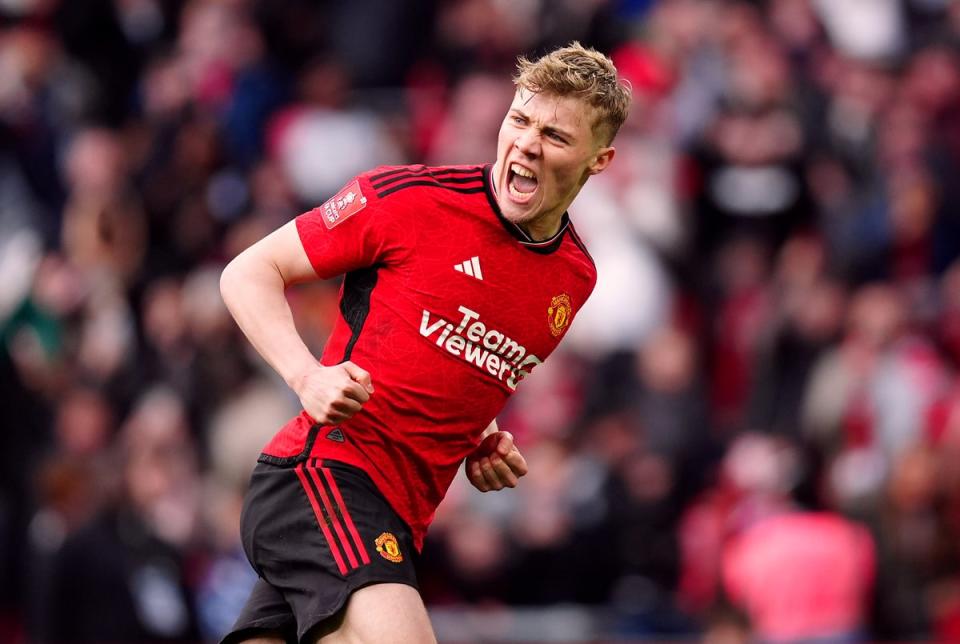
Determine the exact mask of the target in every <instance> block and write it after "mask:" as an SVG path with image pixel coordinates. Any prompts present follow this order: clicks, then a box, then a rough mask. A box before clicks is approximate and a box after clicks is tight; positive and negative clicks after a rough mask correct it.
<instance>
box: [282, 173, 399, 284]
mask: <svg viewBox="0 0 960 644" xmlns="http://www.w3.org/2000/svg"><path fill="white" fill-rule="evenodd" d="M396 211H397V208H396V206H393V207H390V206H388V205H386V204H385V203H384V202H383V201H381V200H379V199H378V198H377V196H376V195H375V194H374V191H373V189H372V187H371V186H370V182H369V180H368V179H367V175H360V176H358V177H356V178H354V179H353V180H352V181H350V182H349V183H347V185H345V186H344V187H343V188H342V189H341V190H340V191H339V192H338V193H337V194H335V195H334V196H333V197H331V198H330V199H329V200H327V201H326V202H325V203H324V204H322V205H320V206H318V207H316V208H314V209H313V210H310V211H307V212H305V213H303V214H302V215H300V216H299V217H297V219H296V226H297V232H298V233H299V235H300V242H301V243H302V244H303V249H304V251H306V253H307V257H308V258H309V259H310V263H311V264H312V265H313V269H314V270H315V271H316V272H317V275H318V276H319V277H320V278H321V279H330V278H332V277H336V276H337V275H342V274H344V273H349V272H350V271H353V270H357V269H360V268H366V267H369V266H373V265H374V264H380V263H386V262H388V261H389V258H390V254H391V251H392V250H393V249H394V248H395V246H396V243H397V233H398V232H399V231H400V229H399V228H398V227H397V226H396V225H394V222H395V221H396V216H397V212H396Z"/></svg>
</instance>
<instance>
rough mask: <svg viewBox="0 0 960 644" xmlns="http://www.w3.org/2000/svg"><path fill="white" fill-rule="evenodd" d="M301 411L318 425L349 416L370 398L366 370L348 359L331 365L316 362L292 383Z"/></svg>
mask: <svg viewBox="0 0 960 644" xmlns="http://www.w3.org/2000/svg"><path fill="white" fill-rule="evenodd" d="M294 391H295V392H296V394H297V396H298V397H299V398H300V404H301V405H303V409H304V411H306V412H307V414H308V415H309V416H310V417H311V418H312V419H313V420H314V421H315V422H317V423H320V424H321V425H339V424H340V423H342V422H343V421H345V420H347V419H349V418H352V417H353V415H354V414H356V413H357V412H358V411H360V410H361V409H362V408H363V404H364V403H365V402H367V401H368V400H370V395H371V394H372V393H373V382H372V381H371V380H370V374H369V373H368V372H367V371H365V370H364V369H361V368H360V367H358V366H357V365H355V364H353V363H352V362H343V363H341V364H338V365H334V366H332V367H325V366H323V365H321V364H318V365H316V368H315V369H311V370H309V371H307V372H306V373H305V374H303V375H302V376H301V377H300V378H299V380H298V381H297V382H296V385H295V386H294Z"/></svg>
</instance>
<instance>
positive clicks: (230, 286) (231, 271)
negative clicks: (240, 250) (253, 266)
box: [220, 258, 240, 308]
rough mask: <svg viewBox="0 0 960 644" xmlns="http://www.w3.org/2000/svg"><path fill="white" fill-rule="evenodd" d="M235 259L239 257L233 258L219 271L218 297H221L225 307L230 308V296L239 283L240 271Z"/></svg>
mask: <svg viewBox="0 0 960 644" xmlns="http://www.w3.org/2000/svg"><path fill="white" fill-rule="evenodd" d="M237 259H239V258H234V259H233V260H232V261H231V262H230V263H229V264H227V265H226V266H225V267H224V269H223V271H222V272H221V273H220V297H221V298H222V299H223V302H224V304H226V305H227V308H230V299H231V296H232V295H233V293H234V292H235V290H236V286H237V284H238V283H239V278H238V273H239V272H240V266H239V263H238V262H237Z"/></svg>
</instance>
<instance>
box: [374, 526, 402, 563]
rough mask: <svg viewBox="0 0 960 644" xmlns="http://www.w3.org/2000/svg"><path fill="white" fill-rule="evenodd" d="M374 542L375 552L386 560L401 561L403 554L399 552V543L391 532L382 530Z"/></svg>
mask: <svg viewBox="0 0 960 644" xmlns="http://www.w3.org/2000/svg"><path fill="white" fill-rule="evenodd" d="M374 543H376V544H377V552H379V553H380V556H381V557H383V558H384V559H386V560H387V561H392V562H393V563H400V562H401V561H403V555H402V554H401V553H400V544H399V543H397V538H396V537H395V536H393V534H391V533H389V532H384V533H383V534H381V535H380V536H379V537H377V540H376V541H374Z"/></svg>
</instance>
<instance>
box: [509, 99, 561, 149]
mask: <svg viewBox="0 0 960 644" xmlns="http://www.w3.org/2000/svg"><path fill="white" fill-rule="evenodd" d="M510 111H511V112H513V113H515V114H516V115H517V116H520V117H523V118H524V119H526V120H527V121H529V120H530V115H529V114H527V113H526V112H524V111H523V110H521V109H520V108H518V107H511V108H510ZM540 131H541V132H543V133H544V134H559V135H560V136H562V137H563V138H565V139H567V140H568V141H573V140H574V138H575V137H574V136H573V134H571V133H570V132H567V131H566V130H564V129H562V128H558V127H555V126H553V125H545V126H543V127H542V128H540Z"/></svg>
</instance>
